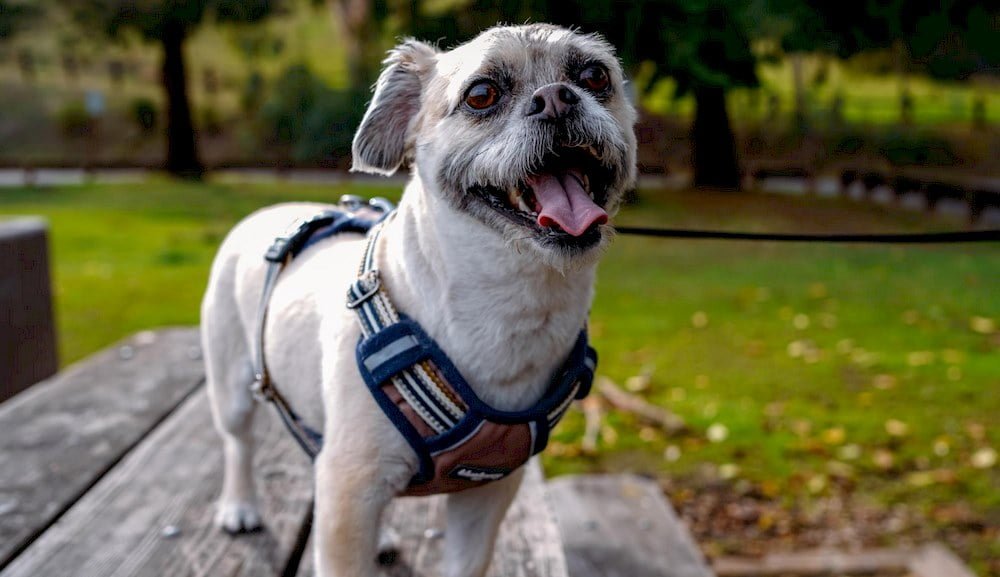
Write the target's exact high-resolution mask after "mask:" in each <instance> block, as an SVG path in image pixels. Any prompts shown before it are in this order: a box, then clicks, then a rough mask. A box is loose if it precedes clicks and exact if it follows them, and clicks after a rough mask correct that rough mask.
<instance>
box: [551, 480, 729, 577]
mask: <svg viewBox="0 0 1000 577" xmlns="http://www.w3.org/2000/svg"><path fill="white" fill-rule="evenodd" d="M548 489H549V498H550V500H551V502H552V508H553V510H554V512H555V515H556V519H557V520H558V522H559V528H560V529H561V532H562V541H563V547H564V548H565V552H566V562H567V565H568V568H569V574H570V575H572V576H573V577H712V576H713V573H712V571H711V570H710V569H709V568H708V566H707V565H706V564H705V560H704V558H703V557H702V555H701V552H700V551H699V550H698V547H697V545H696V544H695V542H694V540H693V539H692V538H691V536H690V535H689V534H688V531H687V529H686V528H685V527H684V525H683V523H682V522H681V521H680V520H679V519H678V518H677V515H676V514H675V513H674V511H673V509H672V508H671V506H670V505H669V503H667V501H666V499H664V497H663V494H662V493H661V492H660V488H659V487H658V486H657V485H656V483H654V482H653V481H650V480H647V479H642V478H640V477H635V476H632V475H606V476H596V475H594V476H591V475H585V476H574V477H561V478H558V479H554V480H553V481H551V482H549V487H548Z"/></svg>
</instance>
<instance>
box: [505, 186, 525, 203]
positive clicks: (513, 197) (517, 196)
mask: <svg viewBox="0 0 1000 577" xmlns="http://www.w3.org/2000/svg"><path fill="white" fill-rule="evenodd" d="M507 199H508V200H509V201H510V205H511V206H518V204H521V203H523V202H524V200H523V199H522V195H521V190H520V189H519V188H518V187H516V186H515V187H512V188H511V189H510V190H509V191H508V192H507Z"/></svg>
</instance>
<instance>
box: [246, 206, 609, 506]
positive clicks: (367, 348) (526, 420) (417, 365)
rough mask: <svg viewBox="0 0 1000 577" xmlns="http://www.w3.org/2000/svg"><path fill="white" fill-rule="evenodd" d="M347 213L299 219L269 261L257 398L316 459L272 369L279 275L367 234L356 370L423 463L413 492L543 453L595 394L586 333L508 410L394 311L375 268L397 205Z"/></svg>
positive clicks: (357, 305) (315, 445)
mask: <svg viewBox="0 0 1000 577" xmlns="http://www.w3.org/2000/svg"><path fill="white" fill-rule="evenodd" d="M340 207H342V208H343V209H344V210H329V211H324V212H322V213H320V214H318V215H316V216H314V217H312V218H310V219H308V220H305V221H301V222H297V223H295V225H294V226H293V227H292V229H291V230H290V232H289V233H288V234H286V235H284V236H281V237H278V238H277V239H276V240H275V242H274V244H273V245H272V246H271V248H270V249H269V250H268V252H267V254H266V255H265V257H264V258H265V259H266V260H267V262H268V268H267V272H266V276H265V282H264V289H263V292H262V297H261V303H260V308H259V312H258V317H257V319H258V322H257V337H258V338H257V339H256V340H255V342H254V345H255V351H254V353H255V354H254V357H253V358H254V374H255V382H254V384H253V386H252V389H251V390H252V391H253V392H254V396H255V398H257V399H258V400H261V401H267V402H270V403H271V404H272V405H273V406H274V407H275V408H276V410H277V411H278V414H279V416H280V417H281V419H282V421H283V422H284V424H285V426H286V428H287V429H288V430H289V432H290V433H291V434H292V436H293V437H294V438H295V440H296V441H297V442H298V443H299V445H300V446H301V447H302V449H303V450H304V451H305V452H306V454H307V455H309V457H310V458H311V459H315V457H316V454H317V453H318V452H319V450H320V448H321V447H322V440H323V439H322V436H321V435H320V434H319V433H317V432H316V431H315V430H313V429H311V428H310V427H308V426H307V425H306V424H305V423H303V422H302V419H300V418H299V416H298V415H297V414H296V413H295V412H294V411H293V410H292V408H291V407H290V406H289V404H288V402H287V401H286V400H285V399H284V397H283V396H282V395H281V394H280V393H279V392H278V390H277V389H276V388H275V386H274V383H273V382H272V381H271V379H270V377H269V375H268V372H267V368H266V366H265V363H264V355H263V351H264V346H263V345H264V343H263V338H264V323H265V321H266V315H267V304H268V301H269V299H270V295H271V293H272V291H273V289H274V285H275V283H276V280H277V277H278V274H279V273H280V272H281V270H282V269H283V268H284V266H285V265H287V263H288V262H290V261H291V260H292V259H293V258H294V257H295V256H296V255H298V254H299V253H300V252H301V251H302V250H304V249H305V248H307V247H308V246H310V245H311V244H313V243H315V242H317V241H318V240H320V239H323V238H327V237H329V236H331V235H334V234H339V233H342V232H361V233H367V241H366V245H365V250H364V256H363V258H362V261H361V266H360V267H359V270H358V277H357V279H356V280H355V282H354V283H353V284H352V285H351V287H350V288H349V290H348V292H347V303H346V304H347V307H348V308H349V309H351V310H353V311H354V312H355V313H356V314H357V317H358V323H359V325H360V327H361V338H360V340H359V342H358V345H357V349H356V358H357V364H358V370H359V371H360V373H361V376H362V378H363V379H364V381H365V384H366V385H367V388H368V390H369V392H370V393H371V394H372V396H373V397H374V399H375V401H376V402H377V403H378V405H379V407H380V408H381V409H382V411H383V412H384V413H385V415H386V417H387V418H388V419H389V420H390V421H391V422H392V424H393V425H394V426H395V427H396V429H397V430H399V432H400V433H401V434H402V435H403V437H404V438H405V439H406V441H407V443H408V444H409V445H410V447H411V448H412V449H413V450H414V452H415V453H416V454H417V456H418V458H419V463H420V467H419V470H418V472H417V473H416V474H415V475H414V477H413V479H412V480H411V481H410V484H409V487H408V488H407V489H406V491H405V492H404V494H406V495H428V494H436V493H450V492H455V491H461V490H463V489H467V488H470V487H475V486H479V485H482V484H484V483H488V482H491V481H496V480H499V479H502V478H504V477H506V476H507V475H509V474H510V473H512V472H513V471H515V470H516V469H517V468H518V467H520V466H521V465H523V464H524V463H526V462H527V461H528V459H530V458H531V456H533V455H535V454H537V453H539V452H541V451H542V450H543V449H544V448H545V446H546V445H547V444H548V440H549V433H550V431H551V430H552V429H553V428H554V427H555V425H556V424H557V423H558V422H559V420H560V419H561V418H562V417H563V415H564V414H565V413H566V410H567V409H568V408H569V406H570V404H571V403H572V401H573V400H574V399H582V398H583V397H585V396H586V395H587V393H588V392H589V391H590V386H591V383H592V381H593V378H594V370H595V367H596V364H597V353H596V352H595V351H594V349H592V348H591V347H590V346H589V345H588V343H587V333H586V331H585V330H584V331H581V332H580V335H579V336H578V337H577V339H576V342H575V344H574V345H573V348H572V350H571V351H570V353H569V356H568V358H567V359H566V361H565V362H564V363H563V365H562V367H560V369H559V370H558V371H556V373H555V375H554V376H553V377H552V379H551V381H550V384H549V387H548V389H547V390H546V392H545V393H544V394H543V396H542V398H541V399H540V400H539V401H538V402H537V403H535V404H534V405H533V406H531V407H529V408H528V409H525V410H522V411H502V410H499V409H495V408H493V407H491V406H490V405H488V404H487V403H485V402H484V401H482V400H481V399H480V398H479V397H478V396H477V395H476V393H475V391H473V390H472V388H471V387H470V386H469V384H468V382H467V381H466V380H465V378H464V377H462V375H461V373H460V372H459V371H458V369H457V368H456V367H455V366H454V364H453V363H452V362H451V360H450V359H449V358H448V356H447V355H446V354H445V353H444V351H442V350H441V348H440V347H439V346H438V344H437V343H436V342H435V341H434V340H433V339H432V338H431V337H430V336H429V335H427V333H426V332H424V330H423V329H422V328H421V327H420V325H419V324H418V323H417V322H415V321H414V320H413V319H410V318H409V317H407V316H406V315H405V314H402V313H400V312H399V311H397V310H396V308H395V306H394V305H393V303H392V301H391V300H390V299H389V295H388V293H387V292H386V290H385V287H384V286H383V285H382V282H381V277H380V274H379V270H378V268H377V267H376V266H375V256H374V255H375V247H376V245H377V242H378V238H379V236H380V234H381V232H382V224H383V222H385V220H386V219H388V218H390V217H391V215H392V214H393V207H392V205H391V203H389V202H388V201H386V200H384V199H375V200H373V201H371V203H369V204H368V205H364V204H363V201H361V199H360V198H358V197H353V196H346V195H345V197H343V198H341V202H340Z"/></svg>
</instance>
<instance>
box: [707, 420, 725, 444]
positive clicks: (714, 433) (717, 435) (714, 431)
mask: <svg viewBox="0 0 1000 577" xmlns="http://www.w3.org/2000/svg"><path fill="white" fill-rule="evenodd" d="M705 437H707V438H708V440H709V441H711V442H713V443H721V442H722V441H725V440H726V438H727V437H729V428H728V427H726V426H725V425H723V424H722V423H713V424H712V425H711V426H710V427H708V431H706V433H705Z"/></svg>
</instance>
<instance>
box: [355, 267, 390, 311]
mask: <svg viewBox="0 0 1000 577" xmlns="http://www.w3.org/2000/svg"><path fill="white" fill-rule="evenodd" d="M368 283H371V286H370V287H369V288H368V290H366V291H365V293H364V294H363V295H361V296H359V297H358V298H356V299H349V300H348V301H347V308H349V309H356V308H358V307H359V306H361V305H363V304H365V302H367V301H368V300H369V299H371V298H372V297H373V296H375V293H377V292H378V291H379V289H380V288H382V277H381V275H379V272H378V269H377V268H373V269H371V270H369V271H368V272H366V273H365V274H364V276H362V277H361V278H359V279H358V284H359V285H361V286H365V285H366V284H368Z"/></svg>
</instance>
